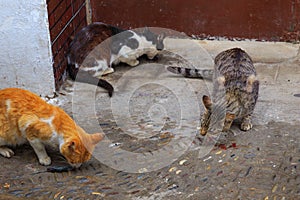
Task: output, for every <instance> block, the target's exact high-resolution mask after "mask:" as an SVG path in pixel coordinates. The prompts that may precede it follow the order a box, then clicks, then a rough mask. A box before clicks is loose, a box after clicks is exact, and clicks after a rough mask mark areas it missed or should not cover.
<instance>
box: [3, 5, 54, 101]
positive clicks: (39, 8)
mask: <svg viewBox="0 0 300 200" xmlns="http://www.w3.org/2000/svg"><path fill="white" fill-rule="evenodd" d="M0 19H1V20H0V89H2V88H7V87H20V88H24V89H28V90H31V91H33V92H35V93H37V94H39V95H42V96H45V95H52V94H53V91H54V90H55V86H54V76H53V68H52V53H51V45H50V34H49V25H48V14H47V6H46V0H29V1H28V0H0Z"/></svg>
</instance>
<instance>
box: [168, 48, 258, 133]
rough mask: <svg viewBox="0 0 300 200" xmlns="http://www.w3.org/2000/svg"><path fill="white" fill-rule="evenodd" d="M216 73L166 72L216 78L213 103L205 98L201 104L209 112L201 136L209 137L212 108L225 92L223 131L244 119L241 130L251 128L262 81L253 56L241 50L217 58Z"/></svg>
mask: <svg viewBox="0 0 300 200" xmlns="http://www.w3.org/2000/svg"><path fill="white" fill-rule="evenodd" d="M214 62H215V66H214V70H200V69H189V68H181V67H173V66H169V67H168V68H167V69H168V70H169V71H171V72H173V73H176V74H182V75H183V76H185V77H193V78H195V77H196V78H207V79H210V78H212V77H213V83H214V84H213V85H214V86H213V88H214V89H213V93H212V100H213V101H212V100H211V98H210V97H208V96H206V95H204V96H203V98H202V102H203V104H204V107H205V108H206V111H205V112H204V114H203V116H202V119H201V130H200V133H201V135H206V133H207V131H208V128H209V126H210V121H211V115H212V108H213V106H214V105H216V103H217V102H220V98H221V97H220V96H222V95H220V93H222V92H221V91H224V92H225V108H226V115H225V121H224V126H223V131H228V130H229V129H230V127H231V124H232V122H233V120H235V119H239V118H240V119H242V123H241V127H240V128H241V130H244V131H247V130H250V129H251V128H252V123H251V114H252V113H253V110H254V107H255V104H256V101H257V98H258V91H259V81H258V80H257V76H256V70H255V68H254V66H253V62H252V59H251V58H250V56H249V55H248V54H247V53H246V52H245V51H243V50H242V49H240V48H233V49H229V50H225V51H223V52H221V53H219V54H218V55H217V56H216V58H215V61H214Z"/></svg>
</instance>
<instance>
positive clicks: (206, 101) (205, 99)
mask: <svg viewBox="0 0 300 200" xmlns="http://www.w3.org/2000/svg"><path fill="white" fill-rule="evenodd" d="M202 102H203V105H204V107H205V108H206V109H207V110H211V106H212V102H211V99H210V98H209V96H206V95H203V97H202Z"/></svg>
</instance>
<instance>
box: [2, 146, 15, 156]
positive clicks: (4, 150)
mask: <svg viewBox="0 0 300 200" xmlns="http://www.w3.org/2000/svg"><path fill="white" fill-rule="evenodd" d="M0 154H1V155H2V156H4V157H6V158H10V157H12V156H13V155H15V153H14V152H13V150H11V149H10V148H7V147H0Z"/></svg>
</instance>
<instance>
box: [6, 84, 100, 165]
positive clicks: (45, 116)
mask: <svg viewBox="0 0 300 200" xmlns="http://www.w3.org/2000/svg"><path fill="white" fill-rule="evenodd" d="M103 137H104V134H103V133H95V134H88V133H86V132H85V131H84V130H83V129H81V128H80V127H79V126H77V125H76V124H75V122H74V121H73V120H72V119H71V117H70V116H69V115H68V114H66V113H65V112H64V111H63V110H62V109H61V108H59V107H56V106H53V105H50V104H48V103H46V102H45V101H44V100H42V99H41V98H40V97H39V96H37V95H35V94H33V93H31V92H29V91H27V90H23V89H17V88H7V89H3V90H0V154H1V155H2V156H4V157H7V158H10V157H11V156H13V155H14V152H13V151H12V150H11V149H10V148H8V146H16V145H21V144H24V143H26V142H29V144H30V145H31V146H32V148H33V149H34V151H35V153H36V155H37V157H38V160H39V163H40V164H42V165H50V164H51V159H50V157H49V156H48V155H47V153H46V150H45V146H44V145H51V146H54V147H56V148H58V149H59V151H60V153H61V154H62V155H63V156H64V157H65V158H66V159H67V161H68V162H69V164H70V165H71V166H74V167H79V166H80V165H81V163H83V162H85V161H87V160H89V159H90V158H91V153H92V152H93V149H94V147H95V145H96V144H97V143H98V142H99V141H101V140H102V139H103Z"/></svg>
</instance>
